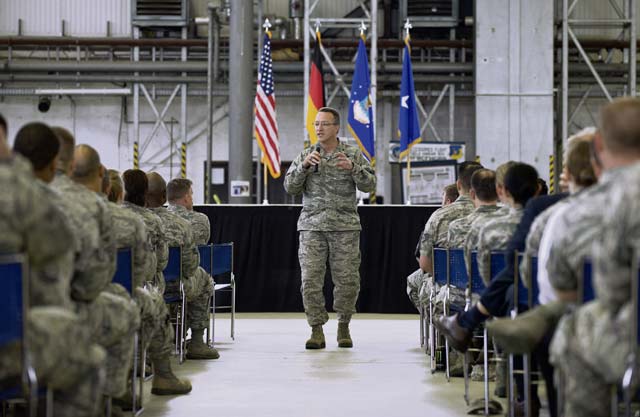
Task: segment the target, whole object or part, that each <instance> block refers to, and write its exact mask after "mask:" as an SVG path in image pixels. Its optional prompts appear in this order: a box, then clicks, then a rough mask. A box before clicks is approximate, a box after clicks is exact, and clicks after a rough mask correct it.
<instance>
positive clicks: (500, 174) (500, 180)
mask: <svg viewBox="0 0 640 417" xmlns="http://www.w3.org/2000/svg"><path fill="white" fill-rule="evenodd" d="M515 163H516V162H515V161H507V162H505V163H504V164H501V165H498V168H496V185H504V176H505V174H506V173H507V171H508V170H509V168H511V167H512V166H513V165H515Z"/></svg>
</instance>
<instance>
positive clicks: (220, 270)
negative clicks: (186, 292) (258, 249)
mask: <svg viewBox="0 0 640 417" xmlns="http://www.w3.org/2000/svg"><path fill="white" fill-rule="evenodd" d="M198 251H199V252H200V266H201V267H202V269H204V270H205V271H206V272H207V273H208V274H209V275H211V277H212V278H213V289H212V291H211V299H210V305H209V308H210V311H211V314H212V319H211V321H210V324H209V329H208V334H207V342H208V343H209V345H211V346H212V345H213V343H214V342H215V323H216V310H218V309H229V310H230V311H231V338H232V339H235V318H236V281H235V275H234V272H233V242H228V243H219V244H209V245H200V246H198ZM227 277H228V279H227ZM217 292H228V293H230V297H231V301H230V304H229V305H218V303H217V299H216V293H217Z"/></svg>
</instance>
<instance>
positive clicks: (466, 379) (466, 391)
mask: <svg viewBox="0 0 640 417" xmlns="http://www.w3.org/2000/svg"><path fill="white" fill-rule="evenodd" d="M462 364H463V369H462V375H464V402H465V403H466V404H467V405H469V352H465V353H464V356H463V359H462Z"/></svg>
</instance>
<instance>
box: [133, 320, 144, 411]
mask: <svg viewBox="0 0 640 417" xmlns="http://www.w3.org/2000/svg"><path fill="white" fill-rule="evenodd" d="M142 366H143V367H144V362H143V363H142ZM142 372H143V373H144V371H142ZM137 379H138V332H135V333H134V334H133V372H132V375H131V404H132V405H131V415H132V416H133V417H135V415H136V409H137V408H138V403H137V401H138V398H137V394H138V393H137V384H138V381H137Z"/></svg>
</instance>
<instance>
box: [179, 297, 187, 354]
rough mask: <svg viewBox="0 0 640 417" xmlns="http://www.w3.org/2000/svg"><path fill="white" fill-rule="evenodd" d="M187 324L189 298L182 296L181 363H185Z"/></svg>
mask: <svg viewBox="0 0 640 417" xmlns="http://www.w3.org/2000/svg"><path fill="white" fill-rule="evenodd" d="M186 324H187V297H186V295H185V294H184V293H183V294H182V314H181V316H180V363H183V362H184V361H185V352H184V351H185V344H186V337H187V333H186V330H185V326H186Z"/></svg>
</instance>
